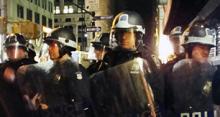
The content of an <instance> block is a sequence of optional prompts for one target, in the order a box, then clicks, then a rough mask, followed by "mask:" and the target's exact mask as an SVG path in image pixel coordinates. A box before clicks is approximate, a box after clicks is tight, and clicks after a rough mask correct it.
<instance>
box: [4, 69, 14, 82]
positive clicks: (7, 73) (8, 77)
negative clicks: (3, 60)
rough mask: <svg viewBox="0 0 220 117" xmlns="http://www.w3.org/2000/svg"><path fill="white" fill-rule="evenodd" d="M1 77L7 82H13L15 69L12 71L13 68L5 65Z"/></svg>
mask: <svg viewBox="0 0 220 117" xmlns="http://www.w3.org/2000/svg"><path fill="white" fill-rule="evenodd" d="M3 78H4V80H5V81H7V82H14V80H15V71H14V69H12V68H11V67H7V68H6V69H5V70H4V73H3Z"/></svg>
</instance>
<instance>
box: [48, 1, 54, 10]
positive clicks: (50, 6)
mask: <svg viewBox="0 0 220 117" xmlns="http://www.w3.org/2000/svg"><path fill="white" fill-rule="evenodd" d="M48 11H49V12H51V13H52V12H53V4H52V2H50V1H49V2H48Z"/></svg>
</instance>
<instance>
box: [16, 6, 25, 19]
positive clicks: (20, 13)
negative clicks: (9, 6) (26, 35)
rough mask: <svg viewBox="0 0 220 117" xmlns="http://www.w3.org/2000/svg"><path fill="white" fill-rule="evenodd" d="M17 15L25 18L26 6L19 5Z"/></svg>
mask: <svg viewBox="0 0 220 117" xmlns="http://www.w3.org/2000/svg"><path fill="white" fill-rule="evenodd" d="M17 17H19V18H24V7H23V6H21V5H17Z"/></svg>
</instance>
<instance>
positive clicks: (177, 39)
mask: <svg viewBox="0 0 220 117" xmlns="http://www.w3.org/2000/svg"><path fill="white" fill-rule="evenodd" d="M170 42H171V44H172V46H173V50H174V52H175V54H179V53H180V52H179V51H180V47H181V45H180V37H179V36H171V37H170Z"/></svg>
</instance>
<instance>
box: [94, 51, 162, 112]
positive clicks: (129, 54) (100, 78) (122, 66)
mask: <svg viewBox="0 0 220 117" xmlns="http://www.w3.org/2000/svg"><path fill="white" fill-rule="evenodd" d="M143 51H144V50H143ZM146 54H149V53H146ZM138 57H142V53H141V52H140V51H129V50H125V49H122V48H116V49H114V50H112V51H110V52H108V53H107V54H106V55H105V57H104V61H105V62H107V63H108V65H109V66H110V67H111V68H109V69H107V70H105V71H103V72H101V73H97V74H95V77H93V79H92V87H93V88H92V90H93V89H95V90H96V89H98V91H93V92H94V93H92V95H93V97H94V98H95V99H94V100H95V102H96V104H98V106H99V107H97V108H98V109H99V110H98V112H99V114H100V113H101V115H102V116H104V115H105V113H106V115H105V116H140V115H141V114H140V113H142V114H143V112H144V111H143V108H142V109H141V108H139V109H137V108H136V107H138V104H137V105H133V106H131V107H129V106H130V105H127V107H126V106H125V105H126V104H129V102H126V100H130V101H131V102H132V101H134V100H135V96H134V97H132V96H129V97H123V96H124V95H126V94H124V93H123V92H122V91H121V90H123V87H124V85H126V84H127V83H128V84H127V85H128V87H133V86H132V85H131V84H129V83H130V81H126V79H130V78H131V77H134V76H130V75H129V73H130V72H129V71H127V69H130V67H128V66H127V65H128V64H129V63H131V61H133V60H134V59H136V58H138ZM145 57H146V56H145ZM142 60H143V59H142ZM145 62H146V64H147V66H145V67H146V68H144V71H145V70H146V71H147V72H148V73H147V75H146V76H144V77H145V78H146V79H145V80H147V81H148V82H150V81H152V82H153V80H154V79H153V80H152V79H151V78H153V75H152V74H151V73H152V72H153V71H151V70H152V69H151V67H156V66H151V64H152V63H149V62H150V61H148V60H145ZM151 62H154V61H153V60H152V61H151ZM117 69H118V70H117ZM155 69H157V68H155ZM148 70H150V71H151V72H150V73H149V71H148ZM120 75H121V78H122V79H123V78H124V80H125V81H122V82H120V79H119V81H118V83H117V80H116V79H117V78H118V76H120ZM131 79H133V78H131ZM139 80H140V79H139ZM137 81H138V80H137ZM137 81H135V82H137ZM131 82H132V81H131ZM120 84H121V85H120ZM114 85H116V86H114ZM150 85H151V84H150ZM155 86H156V85H155ZM111 87H112V88H111ZM128 87H127V88H128ZM134 87H136V85H135V86H134ZM134 87H133V88H134ZM141 87H142V85H140V84H139V85H138V86H137V87H136V88H134V89H136V91H137V92H138V91H139V90H140V89H139V88H141ZM109 88H110V89H109ZM120 88H122V89H120ZM128 89H129V88H128ZM132 91H135V90H131V92H130V93H129V92H126V93H127V95H132ZM153 91H154V89H153ZM155 91H156V90H155ZM157 91H158V90H157ZM117 92H118V93H117ZM111 93H113V94H111ZM120 93H122V94H120ZM123 94H124V95H123ZM114 95H115V96H114ZM143 95H144V94H143ZM112 98H113V99H112ZM118 98H119V99H120V98H122V100H123V99H124V101H119V102H118ZM130 98H131V99H130ZM136 99H138V96H137V97H136ZM107 100H111V101H109V102H106V101H107ZM97 101H98V102H97ZM100 101H101V102H100ZM139 101H140V100H139ZM102 103H103V104H102ZM121 103H122V104H121ZM117 104H118V108H120V107H122V108H121V109H119V110H121V111H118V110H117ZM144 104H145V101H143V105H144ZM102 105H103V106H102ZM111 106H112V108H110V107H111ZM115 106H116V107H115ZM105 107H106V108H107V109H106V108H105ZM100 108H101V110H100ZM154 108H155V107H154ZM129 109H130V110H129ZM145 109H146V108H145ZM145 111H146V110H145ZM123 112H125V113H123ZM103 113H104V114H103ZM148 114H149V112H145V114H144V115H145V116H147V115H148ZM142 116H143V115H142Z"/></svg>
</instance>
